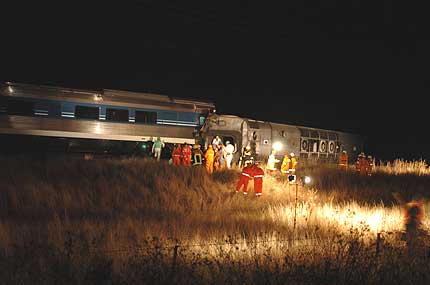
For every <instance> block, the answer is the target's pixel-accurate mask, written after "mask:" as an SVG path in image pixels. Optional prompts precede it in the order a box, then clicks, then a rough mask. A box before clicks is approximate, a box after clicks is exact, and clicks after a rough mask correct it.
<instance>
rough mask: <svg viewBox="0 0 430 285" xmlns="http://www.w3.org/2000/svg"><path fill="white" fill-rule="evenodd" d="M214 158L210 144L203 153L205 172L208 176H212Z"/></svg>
mask: <svg viewBox="0 0 430 285" xmlns="http://www.w3.org/2000/svg"><path fill="white" fill-rule="evenodd" d="M214 158H215V152H214V149H213V147H212V145H211V144H210V145H209V147H208V149H207V150H206V153H205V160H206V171H207V172H208V173H209V174H212V173H213V172H214Z"/></svg>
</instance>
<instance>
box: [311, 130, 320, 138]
mask: <svg viewBox="0 0 430 285" xmlns="http://www.w3.org/2000/svg"><path fill="white" fill-rule="evenodd" d="M319 137H320V135H319V133H318V131H311V138H316V139H317V138H319Z"/></svg>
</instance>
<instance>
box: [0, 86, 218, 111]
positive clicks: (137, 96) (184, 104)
mask: <svg viewBox="0 0 430 285" xmlns="http://www.w3.org/2000/svg"><path fill="white" fill-rule="evenodd" d="M1 86H2V88H1V89H0V90H1V94H3V95H11V96H22V97H33V98H39V99H51V100H65V101H70V100H73V101H84V102H87V103H88V102H91V103H100V101H101V100H102V101H103V103H104V104H106V103H108V104H110V103H113V104H116V105H118V104H125V105H129V104H131V105H145V106H153V107H166V108H169V109H170V108H174V109H184V110H193V111H197V112H199V111H204V110H214V109H215V104H214V103H213V102H209V101H205V100H189V99H183V98H176V97H171V96H166V95H159V94H153V93H145V92H131V91H124V90H112V89H102V90H84V89H72V88H65V87H56V86H47V85H33V84H23V83H12V82H6V83H3V84H1Z"/></svg>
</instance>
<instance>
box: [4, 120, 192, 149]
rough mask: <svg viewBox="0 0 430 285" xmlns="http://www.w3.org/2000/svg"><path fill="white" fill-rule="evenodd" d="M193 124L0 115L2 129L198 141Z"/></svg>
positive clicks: (25, 133)
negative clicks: (188, 125) (177, 124)
mask: <svg viewBox="0 0 430 285" xmlns="http://www.w3.org/2000/svg"><path fill="white" fill-rule="evenodd" d="M193 131H194V128H192V127H180V126H160V125H143V124H129V123H113V122H103V121H97V120H73V119H60V118H48V117H26V116H8V115H3V116H0V133H2V134H22V135H35V136H50V137H68V138H89V139H104V140H124V141H147V140H152V139H153V138H155V137H158V136H159V137H161V138H162V139H163V140H164V141H165V142H169V143H184V142H187V143H191V144H194V143H195V139H194V134H193Z"/></svg>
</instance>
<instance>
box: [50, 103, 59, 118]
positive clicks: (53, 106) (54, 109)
mask: <svg viewBox="0 0 430 285" xmlns="http://www.w3.org/2000/svg"><path fill="white" fill-rule="evenodd" d="M48 113H49V115H50V116H54V117H61V104H60V103H49V111H48Z"/></svg>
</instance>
